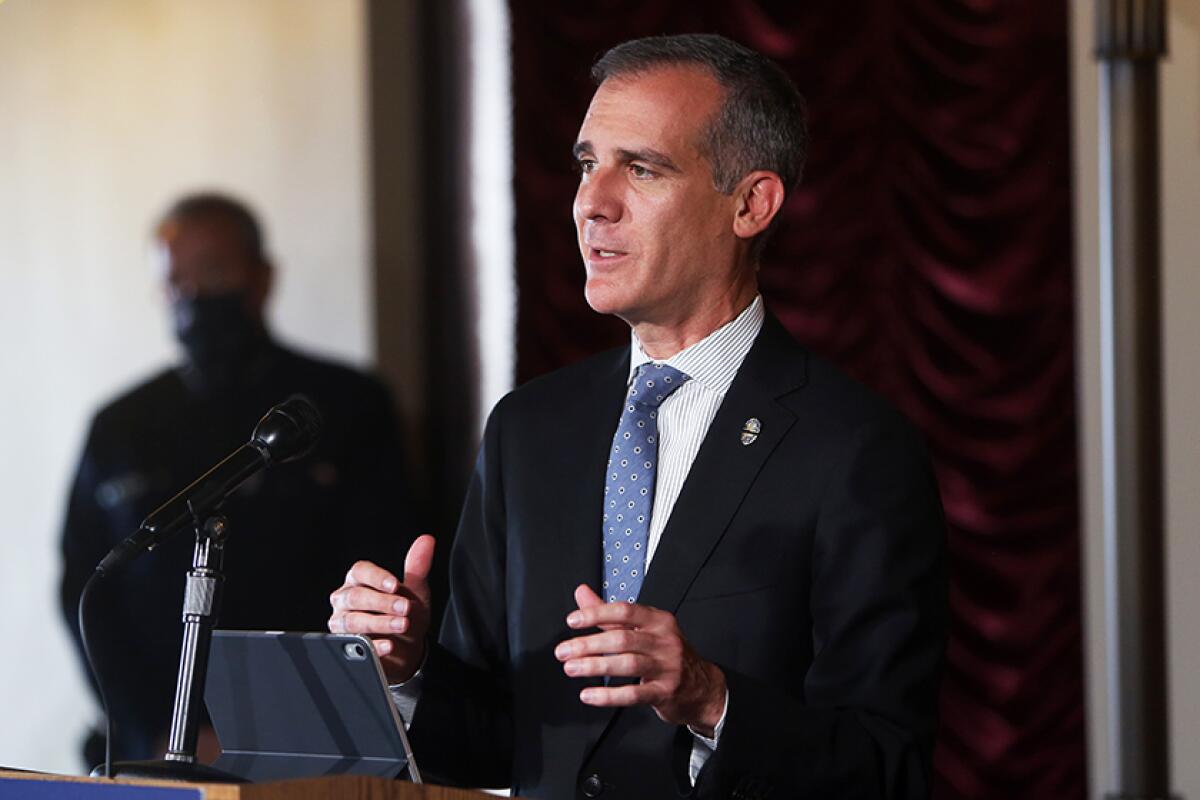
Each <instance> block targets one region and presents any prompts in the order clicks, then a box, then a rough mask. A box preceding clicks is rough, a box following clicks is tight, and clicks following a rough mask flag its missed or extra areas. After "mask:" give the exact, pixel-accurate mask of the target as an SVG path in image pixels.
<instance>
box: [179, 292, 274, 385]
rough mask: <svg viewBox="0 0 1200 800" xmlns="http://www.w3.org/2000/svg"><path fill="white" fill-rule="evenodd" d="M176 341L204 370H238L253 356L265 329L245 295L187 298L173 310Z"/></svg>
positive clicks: (196, 364) (197, 365)
mask: <svg viewBox="0 0 1200 800" xmlns="http://www.w3.org/2000/svg"><path fill="white" fill-rule="evenodd" d="M171 316H172V319H173V322H174V325H175V338H177V339H178V340H179V343H180V344H182V345H183V349H184V350H185V351H186V352H187V355H188V358H189V359H190V360H191V362H192V363H193V364H194V365H195V366H196V367H198V368H199V369H200V370H201V371H211V370H223V369H229V368H232V367H235V366H236V365H238V364H240V363H241V362H243V361H245V360H246V359H247V358H249V356H250V355H251V354H252V353H253V351H254V349H255V346H256V345H257V344H258V341H259V339H260V338H261V336H262V327H261V325H260V323H259V321H258V320H257V319H256V318H254V317H253V316H252V315H251V313H250V312H249V311H248V310H247V309H246V301H245V298H244V297H243V296H242V295H241V294H237V293H233V294H222V295H210V296H204V297H193V298H184V299H180V300H177V301H175V303H174V304H173V305H172V307H171Z"/></svg>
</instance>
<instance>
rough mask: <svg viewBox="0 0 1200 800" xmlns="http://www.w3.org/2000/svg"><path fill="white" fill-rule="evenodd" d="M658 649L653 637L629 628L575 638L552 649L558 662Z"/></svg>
mask: <svg viewBox="0 0 1200 800" xmlns="http://www.w3.org/2000/svg"><path fill="white" fill-rule="evenodd" d="M657 649H658V648H657V647H656V645H655V637H652V636H650V635H649V634H646V633H643V632H642V631H635V630H630V629H629V628H617V629H615V630H611V631H603V632H602V633H593V634H591V635H590V636H577V637H575V638H574V639H567V640H566V641H565V642H560V643H559V645H558V647H556V648H554V656H555V658H557V659H558V660H559V661H566V660H568V659H571V658H579V657H580V656H588V655H608V654H613V653H646V654H652V653H654V652H655V651H656V650H657Z"/></svg>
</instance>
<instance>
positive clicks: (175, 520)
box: [96, 394, 321, 575]
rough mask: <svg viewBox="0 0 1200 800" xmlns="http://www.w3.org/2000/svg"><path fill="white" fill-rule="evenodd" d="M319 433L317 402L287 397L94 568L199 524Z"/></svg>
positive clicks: (115, 563) (306, 448)
mask: <svg viewBox="0 0 1200 800" xmlns="http://www.w3.org/2000/svg"><path fill="white" fill-rule="evenodd" d="M320 433H321V414H320V412H318V411H317V409H316V406H314V405H313V404H312V402H311V401H310V400H309V399H308V398H307V397H304V396H303V395H299V394H297V395H292V396H291V397H289V398H288V399H287V400H284V401H283V402H282V403H280V404H279V405H277V406H275V407H274V408H272V409H271V410H270V411H268V412H267V413H266V414H265V415H264V416H263V418H262V419H260V420H259V421H258V424H257V425H255V426H254V433H252V434H251V435H250V441H249V442H247V443H246V444H244V445H242V446H241V447H239V448H238V449H237V450H234V451H233V453H231V454H230V455H229V456H227V457H226V458H225V459H224V460H223V461H221V463H219V464H217V465H216V466H215V467H213V468H212V469H210V470H209V471H208V472H206V473H204V474H203V475H201V476H200V477H199V478H198V479H196V481H194V482H193V483H192V484H191V485H190V486H188V487H187V488H186V489H184V490H183V491H182V492H180V493H179V494H177V495H175V496H174V497H172V498H171V499H170V500H168V501H167V502H165V503H163V504H162V505H161V506H159V507H158V508H157V509H155V510H154V511H152V512H150V516H148V517H146V518H145V519H144V520H142V524H141V526H140V527H139V528H138V529H137V530H136V531H134V532H133V534H132V535H130V536H129V537H128V538H127V539H125V541H123V542H121V543H120V544H119V545H117V546H116V547H114V548H113V549H112V550H110V551H109V553H108V555H106V556H105V557H104V558H103V559H101V561H100V563H99V564H97V565H96V572H98V573H100V574H101V575H106V574H108V573H110V572H112V571H113V570H115V569H117V568H118V567H120V566H121V565H122V564H124V563H126V562H127V561H130V560H132V559H134V558H136V557H137V556H139V555H141V554H142V553H143V552H144V551H147V550H153V549H154V548H155V547H157V546H158V545H159V543H161V542H162V541H164V540H165V539H167V538H168V537H170V536H172V535H173V534H175V533H178V532H179V531H181V530H184V529H188V528H192V527H194V526H195V525H198V524H201V523H203V522H204V520H205V518H206V517H207V516H208V515H209V514H211V513H212V512H213V511H214V510H216V508H217V507H218V506H220V505H221V503H222V502H223V501H224V500H225V498H226V497H228V496H229V495H230V494H232V493H233V491H234V490H235V489H237V488H238V487H239V486H241V485H242V484H243V483H244V482H245V481H246V479H247V478H249V477H250V476H251V475H254V474H255V473H257V472H259V471H260V470H263V469H265V468H267V467H270V466H272V465H274V464H282V463H284V462H287V461H295V460H296V459H298V458H302V457H304V456H306V455H308V453H309V452H310V451H311V450H312V448H313V445H315V444H316V442H317V437H318V436H319V435H320Z"/></svg>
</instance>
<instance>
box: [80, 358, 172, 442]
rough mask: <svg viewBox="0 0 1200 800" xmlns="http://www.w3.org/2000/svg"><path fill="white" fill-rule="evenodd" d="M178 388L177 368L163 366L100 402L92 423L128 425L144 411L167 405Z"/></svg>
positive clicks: (146, 412) (140, 417)
mask: <svg viewBox="0 0 1200 800" xmlns="http://www.w3.org/2000/svg"><path fill="white" fill-rule="evenodd" d="M182 392H183V382H182V380H181V379H180V377H179V371H178V370H177V369H176V368H175V367H167V368H166V369H163V370H160V371H159V372H157V373H155V374H154V375H152V376H150V377H148V378H146V379H144V380H142V381H141V382H139V383H136V384H134V385H133V386H131V387H129V388H127V389H125V390H123V391H121V392H120V394H118V395H116V396H115V397H113V398H112V399H110V400H108V401H107V402H106V403H104V404H103V405H102V406H101V407H100V409H99V410H97V411H96V413H95V414H94V415H93V418H92V424H93V426H95V427H97V428H102V427H110V426H123V425H128V424H130V423H132V422H136V421H137V420H139V419H143V418H144V417H145V416H146V415H147V414H148V413H151V412H154V413H157V412H160V411H161V410H162V409H163V408H164V407H168V408H169V407H170V404H171V403H173V402H174V400H175V399H176V398H177V397H179V396H180V394H181V393H182Z"/></svg>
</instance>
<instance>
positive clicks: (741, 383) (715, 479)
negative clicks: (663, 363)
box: [638, 315, 806, 613]
mask: <svg viewBox="0 0 1200 800" xmlns="http://www.w3.org/2000/svg"><path fill="white" fill-rule="evenodd" d="M801 353H803V351H802V350H800V349H799V348H798V347H797V346H796V344H795V343H794V342H793V341H792V340H791V338H790V337H789V336H788V335H787V333H786V332H785V331H784V330H783V327H782V326H781V325H780V324H779V322H778V321H776V320H775V318H774V317H772V316H769V315H768V317H767V318H766V320H764V322H763V331H762V333H761V334H760V336H759V339H758V341H757V342H755V345H754V347H753V348H752V349H751V351H750V352H749V353H748V354H747V355H746V360H745V361H744V362H743V363H742V367H741V369H739V370H738V375H737V378H735V379H734V382H733V385H732V386H730V387H729V392H728V393H727V394H726V395H725V400H724V401H723V402H722V403H721V407H720V409H719V410H718V411H717V415H716V416H715V417H714V418H713V421H712V424H711V425H710V426H709V429H708V433H707V435H706V436H705V437H704V444H702V445H701V447H700V452H699V453H697V454H696V460H695V462H693V464H692V468H691V470H690V471H689V472H688V477H687V480H686V481H685V482H684V485H683V489H682V491H681V492H680V494H679V500H678V501H677V502H676V503H675V508H674V510H673V511H672V512H671V518H670V520H669V521H668V522H667V526H666V528H665V529H664V530H663V535H662V540H661V541H660V542H659V545H658V549H657V551H656V552H655V554H654V560H653V561H652V562H651V564H650V569H649V570H648V571H647V573H646V582H645V583H644V584H643V585H642V593H641V595H640V597H639V598H638V602H639V603H643V604H645V605H649V606H653V607H655V608H661V609H663V610H665V611H670V612H672V613H674V612H675V611H676V610H677V609H678V608H679V604H680V603H681V602H682V601H683V598H684V596H685V595H686V594H687V590H688V587H689V586H691V584H692V581H693V580H694V579H695V577H696V574H697V573H698V572H699V571H700V568H701V567H703V566H704V563H705V562H706V561H707V560H708V558H709V556H710V554H711V553H712V551H713V549H714V548H715V547H716V545H717V543H718V542H719V541H720V540H721V537H722V536H723V535H724V533H725V531H726V529H727V528H728V526H729V523H730V521H731V520H732V519H733V516H734V514H735V513H736V512H737V509H738V507H739V506H740V505H741V504H742V501H743V499H745V496H746V493H747V492H748V491H749V490H750V487H751V486H752V485H753V483H754V479H755V477H756V476H757V475H758V473H759V471H760V470H761V469H762V467H763V465H764V464H765V463H766V462H767V460H768V459H769V458H770V456H771V454H772V453H773V452H774V450H775V448H776V446H777V445H778V444H779V442H780V441H781V440H782V439H783V437H784V435H786V434H787V432H788V430H789V429H790V428H791V427H792V425H793V424H794V423H795V421H796V418H795V416H794V415H793V414H792V412H791V411H790V410H789V409H787V408H786V407H784V406H783V405H782V404H781V403H780V402H779V398H780V397H782V396H783V395H786V394H788V393H790V392H792V391H794V390H796V389H798V388H800V387H801V386H802V385H803V384H804V382H805V380H806V374H805V364H806V362H805V361H804V359H803V358H798V357H797V354H801ZM751 419H756V420H758V422H759V428H760V430H759V432H758V434H757V435H756V437H755V438H754V439H753V440H752V441H751V442H750V443H749V444H743V443H742V431H743V428H744V427H745V426H746V424H747V422H748V421H749V420H751Z"/></svg>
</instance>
